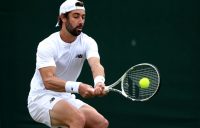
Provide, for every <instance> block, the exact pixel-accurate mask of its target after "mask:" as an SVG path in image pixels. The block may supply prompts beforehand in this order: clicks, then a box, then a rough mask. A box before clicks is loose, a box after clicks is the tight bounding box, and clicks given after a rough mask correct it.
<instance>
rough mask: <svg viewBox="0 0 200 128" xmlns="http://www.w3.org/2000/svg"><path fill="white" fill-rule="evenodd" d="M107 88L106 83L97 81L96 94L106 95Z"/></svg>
mask: <svg viewBox="0 0 200 128" xmlns="http://www.w3.org/2000/svg"><path fill="white" fill-rule="evenodd" d="M104 89H105V84H104V83H100V82H99V83H97V84H96V86H95V88H94V95H95V96H99V97H102V96H105V95H106V94H107V93H106V92H105V91H104Z"/></svg>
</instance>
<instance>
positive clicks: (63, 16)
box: [60, 14, 67, 23]
mask: <svg viewBox="0 0 200 128" xmlns="http://www.w3.org/2000/svg"><path fill="white" fill-rule="evenodd" d="M60 19H61V20H62V22H63V23H65V22H66V20H67V18H66V17H65V15H64V14H61V15H60Z"/></svg>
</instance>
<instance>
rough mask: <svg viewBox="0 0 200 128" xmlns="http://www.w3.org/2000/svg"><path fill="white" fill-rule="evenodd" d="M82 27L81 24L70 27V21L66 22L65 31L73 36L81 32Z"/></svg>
mask: <svg viewBox="0 0 200 128" xmlns="http://www.w3.org/2000/svg"><path fill="white" fill-rule="evenodd" d="M82 28H83V25H78V26H76V27H72V25H71V24H70V23H67V24H66V29H67V31H68V32H69V33H70V34H71V35H73V36H78V35H80V34H81V32H82Z"/></svg>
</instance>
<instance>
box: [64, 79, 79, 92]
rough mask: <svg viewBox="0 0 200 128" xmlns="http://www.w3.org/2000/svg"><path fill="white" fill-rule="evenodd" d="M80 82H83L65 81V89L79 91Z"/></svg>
mask: <svg viewBox="0 0 200 128" xmlns="http://www.w3.org/2000/svg"><path fill="white" fill-rule="evenodd" d="M80 84H81V82H74V81H67V82H66V83H65V90H66V92H70V93H79V92H78V89H79V85H80Z"/></svg>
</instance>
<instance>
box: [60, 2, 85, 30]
mask: <svg viewBox="0 0 200 128" xmlns="http://www.w3.org/2000/svg"><path fill="white" fill-rule="evenodd" d="M76 3H80V1H78V0H66V1H65V2H63V3H62V4H61V6H60V10H59V15H61V14H64V13H66V12H70V11H73V10H76V9H82V10H85V7H84V6H83V7H80V6H76ZM57 26H59V22H57V24H56V27H57Z"/></svg>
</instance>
